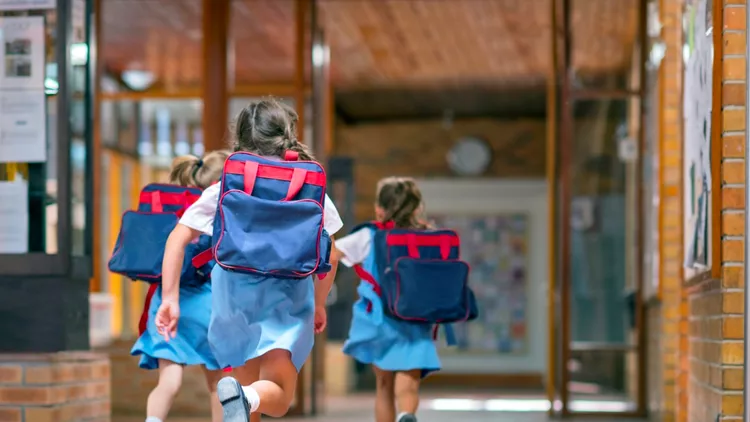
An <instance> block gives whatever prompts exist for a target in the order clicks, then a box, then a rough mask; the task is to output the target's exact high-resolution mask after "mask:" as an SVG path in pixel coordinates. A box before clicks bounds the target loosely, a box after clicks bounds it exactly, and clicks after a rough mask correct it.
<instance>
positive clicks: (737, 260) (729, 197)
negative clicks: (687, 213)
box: [688, 0, 746, 422]
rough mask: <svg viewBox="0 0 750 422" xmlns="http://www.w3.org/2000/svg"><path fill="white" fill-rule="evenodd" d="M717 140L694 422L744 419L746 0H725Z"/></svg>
mask: <svg viewBox="0 0 750 422" xmlns="http://www.w3.org/2000/svg"><path fill="white" fill-rule="evenodd" d="M722 4H723V9H722V10H719V11H715V13H720V15H718V16H721V18H722V20H723V22H722V25H720V27H719V28H715V29H714V31H717V30H718V31H721V32H720V33H718V35H719V36H720V37H721V41H722V42H721V44H720V48H719V49H718V50H717V51H715V54H716V55H717V56H718V57H720V58H721V59H722V60H721V64H720V65H721V68H720V70H721V73H720V77H721V82H722V83H721V89H720V90H718V92H716V89H715V90H714V95H721V110H717V111H716V112H720V113H721V124H720V133H721V137H720V139H717V140H715V142H721V174H720V175H717V176H719V177H720V178H721V192H715V193H720V195H716V194H715V195H714V196H713V198H714V200H715V201H720V205H721V207H720V208H721V224H720V225H719V226H718V227H715V226H714V227H713V230H719V231H720V234H721V278H720V279H719V280H713V279H710V280H705V281H702V282H697V283H693V284H691V285H690V286H689V290H688V291H689V300H690V306H689V313H690V386H689V393H690V405H689V419H688V420H689V421H691V422H693V421H694V422H703V421H709V420H716V418H717V416H719V418H720V420H722V421H730V420H741V418H742V392H741V390H742V352H743V350H742V349H743V348H742V338H743V323H744V320H743V316H742V312H743V302H742V297H743V292H742V288H743V287H744V285H743V279H744V274H743V267H742V265H743V263H742V260H743V249H742V248H743V245H742V243H743V242H742V236H743V234H744V227H743V226H744V222H743V218H744V215H743V214H744V198H745V196H744V195H745V193H744V157H745V151H744V147H743V145H744V131H745V57H746V53H745V50H746V45H745V29H746V23H745V16H746V15H745V13H746V11H745V6H746V0H723V2H722Z"/></svg>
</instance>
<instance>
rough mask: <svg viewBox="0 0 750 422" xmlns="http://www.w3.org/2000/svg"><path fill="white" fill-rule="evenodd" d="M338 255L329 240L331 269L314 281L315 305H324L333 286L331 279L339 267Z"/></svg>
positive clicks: (334, 276)
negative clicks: (323, 276)
mask: <svg viewBox="0 0 750 422" xmlns="http://www.w3.org/2000/svg"><path fill="white" fill-rule="evenodd" d="M331 241H333V236H331ZM339 257H340V252H339V251H338V249H336V244H335V243H333V242H331V258H330V263H331V271H330V272H329V273H328V274H326V276H325V278H322V279H321V278H318V281H317V282H316V283H315V306H316V307H318V306H325V304H326V299H327V298H328V295H329V294H330V293H331V288H332V287H333V281H334V280H335V279H336V270H337V269H338V268H339Z"/></svg>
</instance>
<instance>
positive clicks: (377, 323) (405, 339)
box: [344, 282, 440, 377]
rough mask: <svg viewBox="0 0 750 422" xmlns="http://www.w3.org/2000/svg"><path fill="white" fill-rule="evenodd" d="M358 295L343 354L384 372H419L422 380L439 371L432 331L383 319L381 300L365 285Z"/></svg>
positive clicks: (426, 327)
mask: <svg viewBox="0 0 750 422" xmlns="http://www.w3.org/2000/svg"><path fill="white" fill-rule="evenodd" d="M357 292H358V293H359V297H360V299H359V300H358V301H357V302H356V303H355V304H354V312H353V317H352V325H351V327H350V328H349V338H348V339H347V341H346V343H344V353H346V354H347V355H349V356H351V357H353V358H354V359H356V360H357V361H359V362H361V363H365V364H372V365H375V366H376V367H378V368H380V369H382V370H384V371H413V370H416V369H420V370H421V371H422V377H425V376H427V375H428V374H430V373H431V372H434V371H438V370H440V358H439V357H438V352H437V347H436V345H435V341H433V339H432V327H430V326H425V325H417V324H409V323H406V322H401V321H398V320H396V319H393V318H390V317H387V316H384V315H383V305H382V302H381V300H380V297H379V296H378V295H377V294H376V293H375V292H374V291H373V289H372V286H370V285H369V284H367V283H365V282H362V283H360V284H359V287H358V288H357ZM368 303H372V310H371V311H370V312H368V310H367V305H368Z"/></svg>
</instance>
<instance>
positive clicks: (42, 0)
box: [0, 0, 57, 10]
mask: <svg viewBox="0 0 750 422" xmlns="http://www.w3.org/2000/svg"><path fill="white" fill-rule="evenodd" d="M56 6H57V0H0V10H39V9H54V8H55V7H56Z"/></svg>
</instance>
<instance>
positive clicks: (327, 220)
mask: <svg viewBox="0 0 750 422" xmlns="http://www.w3.org/2000/svg"><path fill="white" fill-rule="evenodd" d="M342 227H344V222H343V221H341V216H340V215H339V210H337V209H336V205H333V201H331V198H329V197H328V195H326V198H325V202H324V203H323V228H325V229H326V231H327V232H328V234H329V235H331V236H332V235H333V234H334V233H336V232H338V231H339V230H341V228H342Z"/></svg>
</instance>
